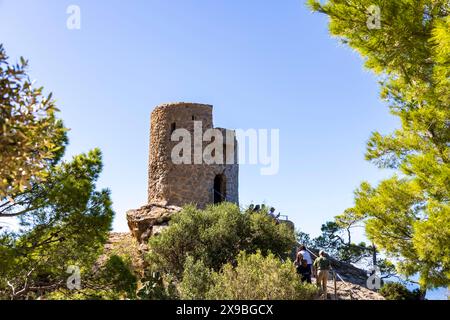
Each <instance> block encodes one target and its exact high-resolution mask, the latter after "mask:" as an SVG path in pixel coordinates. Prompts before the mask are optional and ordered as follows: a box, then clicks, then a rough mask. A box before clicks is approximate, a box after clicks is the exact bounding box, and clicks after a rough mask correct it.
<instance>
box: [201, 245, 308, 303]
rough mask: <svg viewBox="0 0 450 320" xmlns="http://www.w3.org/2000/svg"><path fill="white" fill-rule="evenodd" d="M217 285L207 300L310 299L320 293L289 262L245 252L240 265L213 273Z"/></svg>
mask: <svg viewBox="0 0 450 320" xmlns="http://www.w3.org/2000/svg"><path fill="white" fill-rule="evenodd" d="M212 278H213V283H214V285H213V286H212V287H211V289H210V290H209V291H208V293H207V295H206V297H207V298H208V299H224V300H309V299H313V298H314V297H315V296H316V294H317V288H316V287H315V286H314V285H311V284H302V283H301V282H300V280H299V277H298V275H297V273H296V271H295V268H294V267H293V265H292V263H291V262H290V261H286V262H281V261H280V260H279V259H278V258H276V257H275V256H274V255H273V254H269V255H268V256H266V257H264V256H263V255H262V254H261V252H259V251H258V252H257V253H255V254H247V253H245V252H242V253H241V254H240V255H239V257H238V261H237V266H236V267H233V266H232V265H231V264H227V265H225V266H224V268H223V269H222V271H220V272H218V273H214V274H213V275H212Z"/></svg>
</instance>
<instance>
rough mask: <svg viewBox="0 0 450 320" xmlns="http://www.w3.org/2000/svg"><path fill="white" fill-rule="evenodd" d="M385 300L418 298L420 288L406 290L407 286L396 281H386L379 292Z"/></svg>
mask: <svg viewBox="0 0 450 320" xmlns="http://www.w3.org/2000/svg"><path fill="white" fill-rule="evenodd" d="M379 293H380V294H381V295H382V296H383V297H384V298H385V299H386V300H420V297H421V294H420V290H418V289H416V290H414V291H410V290H408V288H407V287H406V286H405V285H403V284H401V283H398V282H387V283H386V284H384V285H383V286H382V287H381V289H380V292H379Z"/></svg>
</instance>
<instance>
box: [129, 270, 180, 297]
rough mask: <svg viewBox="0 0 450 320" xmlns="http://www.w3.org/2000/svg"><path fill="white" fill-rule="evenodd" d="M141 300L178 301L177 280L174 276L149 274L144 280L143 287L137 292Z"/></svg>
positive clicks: (157, 273) (156, 273)
mask: <svg viewBox="0 0 450 320" xmlns="http://www.w3.org/2000/svg"><path fill="white" fill-rule="evenodd" d="M137 296H138V298H139V299H141V300H173V299H178V292H177V289H176V286H175V280H174V278H173V277H172V276H170V275H167V274H161V273H159V272H148V274H147V275H146V277H145V278H144V279H142V286H141V287H140V288H139V290H138V292H137Z"/></svg>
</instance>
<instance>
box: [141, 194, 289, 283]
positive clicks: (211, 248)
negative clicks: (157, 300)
mask: <svg viewBox="0 0 450 320" xmlns="http://www.w3.org/2000/svg"><path fill="white" fill-rule="evenodd" d="M294 246H295V233H294V230H292V229H290V228H289V226H287V225H285V224H276V223H275V221H274V219H272V218H270V217H269V216H268V215H267V214H264V213H249V212H241V210H240V209H239V207H238V206H236V205H235V204H231V203H222V204H219V205H214V206H209V207H207V208H206V209H205V210H198V209H196V208H195V207H193V206H187V207H185V208H183V210H182V211H181V212H180V213H178V214H177V215H175V216H174V217H173V219H172V221H171V222H170V225H169V227H168V228H167V229H166V230H164V231H163V232H162V233H161V234H160V235H159V236H158V237H152V238H150V241H149V247H150V254H149V255H148V260H149V262H150V263H151V264H152V265H154V266H157V267H158V268H159V270H160V271H161V272H163V273H169V274H172V275H174V276H176V277H177V278H182V274H183V270H184V265H185V261H186V257H187V256H191V257H192V259H194V261H198V260H201V261H203V263H204V265H205V266H206V267H207V268H210V269H213V270H215V271H218V270H220V268H221V267H222V266H223V265H224V264H226V263H234V262H235V260H236V256H237V255H238V253H239V252H240V251H247V252H248V253H254V252H256V251H257V250H260V251H261V252H262V254H263V255H267V254H268V252H273V253H274V255H276V256H279V257H281V258H286V257H287V256H288V255H289V254H290V252H291V250H292V248H293V247H294Z"/></svg>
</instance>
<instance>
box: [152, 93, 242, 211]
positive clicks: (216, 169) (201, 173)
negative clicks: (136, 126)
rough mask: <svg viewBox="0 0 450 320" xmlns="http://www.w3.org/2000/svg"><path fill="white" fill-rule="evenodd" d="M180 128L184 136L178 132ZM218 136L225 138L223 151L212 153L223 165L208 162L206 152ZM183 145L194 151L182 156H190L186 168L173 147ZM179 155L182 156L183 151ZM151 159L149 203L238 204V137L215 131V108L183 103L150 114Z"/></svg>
mask: <svg viewBox="0 0 450 320" xmlns="http://www.w3.org/2000/svg"><path fill="white" fill-rule="evenodd" d="M179 129H181V130H180V131H179V132H180V135H181V134H183V137H179V136H178V135H177V134H176V133H175V131H176V130H179ZM208 130H209V134H208V132H207V131H208ZM174 133H175V135H174ZM186 134H188V135H189V139H186V138H185V136H186ZM216 135H221V138H219V139H221V140H222V141H220V143H219V144H220V145H219V147H220V148H219V149H220V150H217V149H216V150H215V151H213V153H216V152H221V153H222V155H223V156H222V157H220V159H221V160H222V161H220V160H219V161H217V162H218V163H216V162H213V161H210V162H209V161H205V160H206V157H207V156H208V155H209V154H208V149H207V147H208V145H209V144H211V142H214V141H215V139H217V136H216ZM212 136H214V138H213V137H212ZM173 138H175V139H173ZM204 138H206V139H204ZM173 140H175V141H173ZM186 140H188V141H186ZM204 140H205V141H204ZM180 142H184V143H187V145H188V147H189V149H188V150H186V148H184V150H182V152H181V153H187V156H186V154H184V156H185V157H184V160H185V161H184V162H183V163H181V164H180V163H176V161H174V159H173V156H174V155H173V153H174V150H175V149H174V148H176V146H177V145H178V144H180ZM175 153H176V154H175V156H180V152H175ZM204 153H206V155H205V156H204ZM149 158H150V161H149V170H148V171H149V172H148V173H149V177H148V202H149V203H161V202H162V203H165V204H169V205H176V206H183V205H185V204H195V205H197V206H198V207H200V208H203V207H205V206H206V205H207V204H209V203H217V202H221V201H229V202H235V203H238V170H239V169H238V168H239V167H238V164H237V142H236V138H235V134H234V131H231V130H226V129H221V128H220V129H216V130H213V117H212V106H211V105H206V104H197V103H184V102H180V103H171V104H163V105H160V106H158V107H156V108H155V109H154V110H153V112H152V115H151V130H150V157H149ZM227 160H230V161H227ZM211 162H212V163H211Z"/></svg>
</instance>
